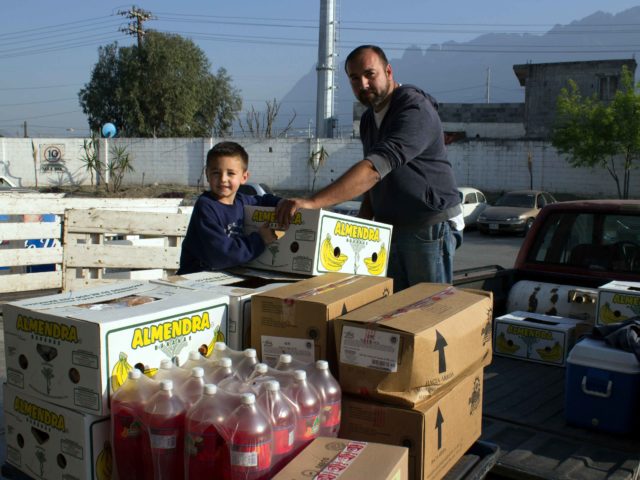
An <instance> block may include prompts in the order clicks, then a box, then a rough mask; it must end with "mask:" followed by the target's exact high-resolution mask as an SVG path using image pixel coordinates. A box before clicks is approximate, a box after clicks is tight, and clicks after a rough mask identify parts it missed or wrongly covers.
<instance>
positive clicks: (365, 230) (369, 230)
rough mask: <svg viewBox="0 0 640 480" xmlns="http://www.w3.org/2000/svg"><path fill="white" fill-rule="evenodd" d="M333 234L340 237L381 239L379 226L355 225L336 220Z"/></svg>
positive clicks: (376, 240) (375, 240)
mask: <svg viewBox="0 0 640 480" xmlns="http://www.w3.org/2000/svg"><path fill="white" fill-rule="evenodd" d="M333 234H334V235H337V236H339V237H349V238H357V239H359V240H370V241H372V242H379V241H380V229H379V228H374V227H366V226H363V225H354V224H353V223H345V222H336V227H335V228H334V229H333Z"/></svg>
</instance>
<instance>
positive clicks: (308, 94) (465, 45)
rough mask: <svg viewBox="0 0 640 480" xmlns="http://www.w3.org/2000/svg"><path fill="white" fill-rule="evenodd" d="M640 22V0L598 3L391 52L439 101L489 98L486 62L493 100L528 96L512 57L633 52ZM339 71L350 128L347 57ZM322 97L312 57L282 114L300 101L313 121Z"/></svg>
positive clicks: (639, 42) (401, 73) (344, 125)
mask: <svg viewBox="0 0 640 480" xmlns="http://www.w3.org/2000/svg"><path fill="white" fill-rule="evenodd" d="M639 24H640V6H639V7H633V8H630V9H628V10H625V11H623V12H620V13H618V14H615V15H613V14H610V13H605V12H602V11H598V12H596V13H594V14H592V15H589V16H588V17H585V18H583V19H581V20H577V21H574V22H571V23H570V24H568V25H556V26H554V27H553V28H552V29H550V30H549V31H548V32H546V33H544V34H542V35H533V34H509V33H490V34H485V35H481V36H479V37H477V38H475V39H473V40H470V41H468V42H460V43H459V42H446V43H443V44H437V45H432V46H431V47H429V48H428V49H426V50H425V49H420V48H418V47H416V46H408V47H407V49H406V50H405V51H404V52H403V54H402V55H401V56H400V57H399V58H393V57H391V56H390V58H389V62H390V63H391V66H392V67H393V71H394V77H395V78H396V80H397V81H399V82H401V83H412V84H414V85H417V86H419V87H420V88H422V89H424V90H425V91H427V92H429V93H431V94H432V95H433V96H434V97H435V98H436V99H437V100H438V101H439V102H455V103H457V102H460V103H474V102H484V101H486V83H487V76H488V75H487V73H488V72H487V70H489V78H490V81H489V85H490V88H489V99H490V101H491V102H522V101H524V88H523V87H520V85H519V83H518V81H517V79H516V77H515V75H514V73H513V65H515V64H522V63H529V62H530V63H549V62H565V61H584V60H601V59H613V58H630V57H632V56H635V51H640V29H638V28H637V26H638V25H639ZM382 46H383V48H384V45H382ZM634 49H635V50H634ZM336 78H337V85H338V89H337V95H336V105H335V111H336V115H337V116H338V120H339V124H340V128H341V132H342V133H343V135H348V134H349V133H350V132H351V120H352V111H353V101H354V97H353V94H352V93H351V87H350V86H349V83H348V81H347V77H346V75H345V73H344V64H343V63H340V65H339V66H338V67H337V71H336ZM310 99H312V100H313V101H309V100H310ZM315 99H316V71H315V65H313V66H312V67H311V68H310V70H309V73H307V74H306V75H305V76H304V77H302V78H301V79H300V80H298V82H297V83H296V84H295V85H294V87H293V88H292V89H291V90H290V91H289V92H288V93H287V94H286V95H285V96H284V97H283V98H282V99H281V104H282V109H281V112H282V113H283V116H282V118H281V120H282V121H284V119H285V117H286V115H287V112H290V111H292V110H294V109H295V111H296V113H297V117H296V122H295V123H296V124H297V126H298V127H300V128H302V127H305V128H306V125H307V122H308V119H309V118H311V119H312V120H314V121H315ZM288 118H290V117H288Z"/></svg>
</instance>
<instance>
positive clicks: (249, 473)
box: [227, 393, 273, 480]
mask: <svg viewBox="0 0 640 480" xmlns="http://www.w3.org/2000/svg"><path fill="white" fill-rule="evenodd" d="M227 426H228V428H229V440H228V441H229V451H230V454H231V457H230V458H231V468H230V470H231V480H263V479H264V480H267V479H269V478H271V460H272V446H273V438H272V431H271V424H270V422H269V420H268V419H267V418H266V416H265V415H264V413H262V411H261V410H260V409H259V408H258V406H257V405H256V397H255V395H253V394H252V393H245V394H243V395H242V396H241V400H240V406H239V407H238V408H236V409H235V410H234V411H233V413H232V414H231V416H230V417H229V420H228V422H227Z"/></svg>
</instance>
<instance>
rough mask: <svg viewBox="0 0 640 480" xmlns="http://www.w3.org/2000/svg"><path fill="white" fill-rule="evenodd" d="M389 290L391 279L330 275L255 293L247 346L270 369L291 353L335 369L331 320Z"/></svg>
mask: <svg viewBox="0 0 640 480" xmlns="http://www.w3.org/2000/svg"><path fill="white" fill-rule="evenodd" d="M392 291H393V280H391V279H390V278H386V277H367V276H362V275H348V274H345V273H328V274H325V275H321V276H318V277H311V278H308V279H306V280H301V281H299V282H296V283H292V284H291V285H287V286H283V287H280V288H276V289H274V290H270V291H268V292H263V293H259V294H256V295H254V296H253V298H252V299H251V303H252V306H251V346H252V347H253V348H255V349H256V350H257V351H258V355H259V356H260V358H262V361H263V362H265V363H267V364H269V365H271V366H274V365H275V363H276V362H277V361H278V357H279V356H280V354H281V353H290V354H291V355H293V356H294V358H296V359H297V360H301V361H302V362H304V363H311V362H314V361H315V360H321V359H326V360H328V361H329V364H330V365H331V367H332V370H334V369H335V367H336V351H335V348H336V343H335V336H334V332H333V320H334V319H335V318H336V317H338V316H340V315H343V314H345V313H347V312H350V311H352V310H355V309H356V308H359V307H361V306H363V305H366V304H367V303H369V302H372V301H374V300H378V299H380V298H382V297H386V296H388V295H391V292H392ZM334 371H335V370H334Z"/></svg>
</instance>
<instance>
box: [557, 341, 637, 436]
mask: <svg viewBox="0 0 640 480" xmlns="http://www.w3.org/2000/svg"><path fill="white" fill-rule="evenodd" d="M639 406H640V363H638V360H637V359H636V357H635V355H634V354H633V353H630V352H625V351H624V350H618V349H615V348H612V347H609V346H608V345H606V344H605V342H604V341H602V340H595V339H593V338H585V339H583V340H582V341H580V342H578V343H577V344H576V345H575V346H574V347H573V349H572V350H571V352H570V353H569V357H568V358H567V374H566V384H565V408H564V412H565V418H566V419H567V422H568V423H571V424H574V425H579V426H581V427H587V428H593V429H597V430H604V431H608V432H614V433H627V432H631V431H632V430H634V428H635V427H636V426H638V425H640V413H639V410H640V408H638V407H639Z"/></svg>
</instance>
